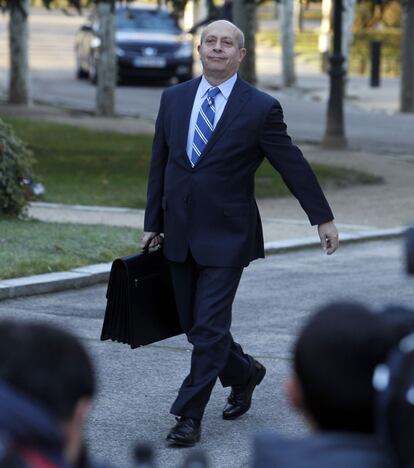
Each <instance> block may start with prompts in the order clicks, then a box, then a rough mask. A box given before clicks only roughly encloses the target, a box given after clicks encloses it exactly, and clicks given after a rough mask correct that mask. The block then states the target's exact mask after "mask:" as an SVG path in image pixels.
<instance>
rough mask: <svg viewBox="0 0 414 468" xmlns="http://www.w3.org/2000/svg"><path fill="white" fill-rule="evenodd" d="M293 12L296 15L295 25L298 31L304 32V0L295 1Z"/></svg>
mask: <svg viewBox="0 0 414 468" xmlns="http://www.w3.org/2000/svg"><path fill="white" fill-rule="evenodd" d="M293 11H294V15H295V25H296V30H297V31H300V32H302V31H303V13H304V4H303V1H302V0H294V6H293Z"/></svg>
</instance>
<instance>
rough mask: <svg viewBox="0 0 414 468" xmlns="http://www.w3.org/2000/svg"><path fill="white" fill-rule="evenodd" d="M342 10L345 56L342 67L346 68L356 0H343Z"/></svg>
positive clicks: (343, 49) (343, 52) (352, 32)
mask: <svg viewBox="0 0 414 468" xmlns="http://www.w3.org/2000/svg"><path fill="white" fill-rule="evenodd" d="M342 5H343V12H342V55H343V56H344V57H345V62H344V65H343V66H344V69H345V70H348V68H349V67H348V60H349V51H350V49H351V44H352V39H353V36H354V18H355V6H356V0H343V3H342Z"/></svg>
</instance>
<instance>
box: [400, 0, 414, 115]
mask: <svg viewBox="0 0 414 468" xmlns="http://www.w3.org/2000/svg"><path fill="white" fill-rule="evenodd" d="M403 6H404V10H403V11H404V13H403V37H402V51H401V93H400V108H401V112H414V0H403Z"/></svg>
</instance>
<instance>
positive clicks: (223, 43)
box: [198, 21, 246, 78]
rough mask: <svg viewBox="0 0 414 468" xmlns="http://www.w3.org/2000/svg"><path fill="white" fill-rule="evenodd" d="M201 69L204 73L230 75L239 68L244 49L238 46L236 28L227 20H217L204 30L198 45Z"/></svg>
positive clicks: (244, 52) (244, 53)
mask: <svg viewBox="0 0 414 468" xmlns="http://www.w3.org/2000/svg"><path fill="white" fill-rule="evenodd" d="M198 53H199V54H200V58H201V63H202V64H203V70H204V73H205V74H206V75H208V74H211V75H219V76H222V77H225V78H227V77H230V76H232V75H233V74H234V73H236V72H237V70H238V69H239V66H240V63H241V61H242V60H243V58H244V56H245V55H246V49H244V48H239V35H238V31H237V29H236V28H235V27H234V26H232V25H231V24H229V23H227V22H222V21H217V22H215V23H212V24H211V25H210V26H208V27H207V29H206V30H205V34H204V36H203V39H202V42H201V44H200V45H199V46H198Z"/></svg>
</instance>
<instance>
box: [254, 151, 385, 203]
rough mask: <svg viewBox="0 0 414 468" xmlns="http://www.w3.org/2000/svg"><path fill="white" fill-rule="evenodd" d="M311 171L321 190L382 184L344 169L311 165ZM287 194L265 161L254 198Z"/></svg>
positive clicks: (286, 190)
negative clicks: (316, 178) (315, 176)
mask: <svg viewBox="0 0 414 468" xmlns="http://www.w3.org/2000/svg"><path fill="white" fill-rule="evenodd" d="M305 156H306V155H305ZM312 169H313V170H314V172H315V174H316V175H317V177H318V180H319V183H320V184H321V186H322V187H323V188H332V187H335V188H346V187H351V186H353V185H362V184H364V185H366V184H378V183H381V182H382V179H381V178H380V177H377V176H374V175H371V174H368V173H366V172H360V171H355V170H353V169H346V168H344V167H338V166H335V167H334V166H328V165H326V164H314V163H313V164H312ZM289 194H290V192H289V189H288V188H287V187H286V185H285V184H284V183H283V181H282V180H281V178H280V176H279V175H278V174H277V173H276V172H275V170H274V169H273V168H272V166H271V165H270V163H268V162H267V161H265V162H264V163H263V164H262V165H261V166H260V168H259V170H258V171H257V174H256V196H257V197H258V198H269V197H284V196H287V195H289Z"/></svg>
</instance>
